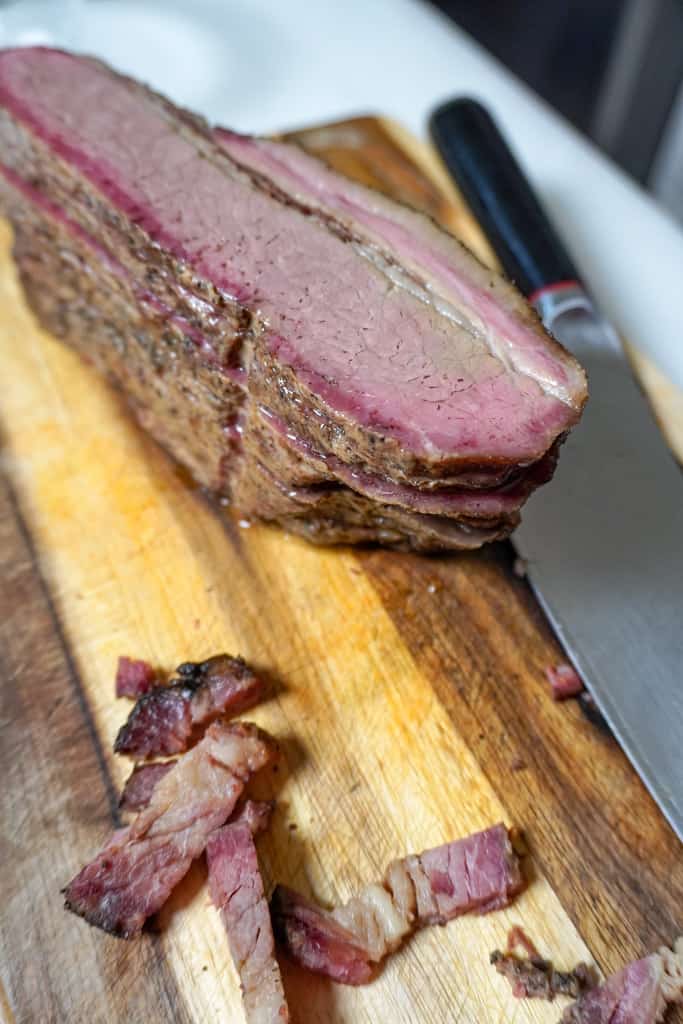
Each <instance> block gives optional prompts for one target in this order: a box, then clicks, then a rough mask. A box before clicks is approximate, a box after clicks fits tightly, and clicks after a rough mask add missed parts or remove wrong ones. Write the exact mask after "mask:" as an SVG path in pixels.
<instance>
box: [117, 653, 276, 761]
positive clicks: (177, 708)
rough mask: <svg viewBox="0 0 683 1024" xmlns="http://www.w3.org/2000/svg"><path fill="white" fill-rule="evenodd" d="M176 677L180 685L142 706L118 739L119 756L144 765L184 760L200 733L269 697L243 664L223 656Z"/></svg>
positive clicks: (158, 691) (187, 667) (159, 689)
mask: <svg viewBox="0 0 683 1024" xmlns="http://www.w3.org/2000/svg"><path fill="white" fill-rule="evenodd" d="M176 671H177V673H178V677H179V678H178V679H174V680H171V682H170V684H169V685H168V686H155V687H154V689H153V690H151V691H150V692H149V693H146V694H145V695H144V697H141V698H140V699H139V700H138V702H137V703H136V705H135V707H134V708H133V709H132V711H131V712H130V714H129V715H128V719H127V721H126V722H125V723H124V724H123V725H122V726H121V728H120V730H119V733H118V736H117V737H116V742H115V744H114V750H115V751H116V753H117V754H128V755H129V756H131V757H136V758H141V759H143V758H146V757H160V756H167V755H170V754H180V753H182V752H183V751H184V750H187V747H188V745H189V743H190V740H191V739H192V735H193V732H194V730H195V729H196V728H197V727H199V726H203V725H205V724H206V723H207V722H210V721H211V720H212V719H213V718H215V717H216V716H218V715H238V714H240V712H242V711H246V709H247V708H250V707H253V705H254V704H256V703H257V702H258V701H259V700H260V699H261V697H262V696H263V691H264V686H263V683H262V682H261V680H260V679H259V677H258V676H257V675H256V674H255V673H254V672H253V671H252V670H251V669H250V668H249V666H248V665H247V663H246V662H245V661H243V659H242V658H231V657H230V656H229V655H227V654H219V655H216V656H215V657H213V658H209V659H208V660H207V661H203V662H201V663H196V662H186V663H185V664H184V665H180V666H179V668H178V669H177V670H176Z"/></svg>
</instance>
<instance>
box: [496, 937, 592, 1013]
mask: <svg viewBox="0 0 683 1024" xmlns="http://www.w3.org/2000/svg"><path fill="white" fill-rule="evenodd" d="M490 960H491V963H492V964H493V966H494V967H495V968H496V970H497V971H498V973H499V974H502V975H503V977H504V978H506V979H507V981H508V982H509V983H510V985H511V987H512V994H513V996H515V998H516V999H547V1000H548V1001H549V1002H552V1001H553V999H554V998H555V996H556V995H560V996H571V997H572V998H573V999H577V998H578V997H579V996H580V995H582V994H583V993H584V992H586V991H587V990H588V989H590V988H592V987H593V986H594V985H595V983H596V979H595V973H594V971H593V970H592V968H590V967H589V966H588V965H587V964H583V963H581V964H577V965H576V967H574V968H573V969H572V970H571V971H556V970H555V968H554V967H553V965H552V962H551V961H550V960H544V959H543V958H542V957H540V956H530V957H517V956H514V955H513V954H512V953H503V952H501V950H499V949H495V950H494V951H493V953H491V958H490Z"/></svg>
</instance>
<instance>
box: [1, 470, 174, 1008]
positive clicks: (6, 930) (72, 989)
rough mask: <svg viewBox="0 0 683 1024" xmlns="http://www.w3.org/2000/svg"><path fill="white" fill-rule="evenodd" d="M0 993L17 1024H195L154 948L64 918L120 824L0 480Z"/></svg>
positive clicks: (24, 537)
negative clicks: (78, 880) (66, 888)
mask: <svg viewBox="0 0 683 1024" xmlns="http://www.w3.org/2000/svg"><path fill="white" fill-rule="evenodd" d="M0 576H1V578H2V593H1V594H0V620H1V621H0V671H1V672H2V687H1V689H0V731H1V735H2V744H1V746H0V771H1V772H2V779H3V785H2V787H0V818H1V819H2V821H3V829H4V836H3V838H2V839H1V840H0V844H1V850H0V863H2V873H3V883H4V884H3V890H4V893H5V896H4V898H3V899H4V904H3V912H2V917H3V927H2V931H1V935H0V982H1V984H2V986H3V987H4V990H5V993H6V1000H7V1002H8V1004H9V1006H10V1008H11V1010H12V1012H13V1014H14V1017H15V1019H16V1021H26V1022H28V1021H29V1020H30V1021H38V1020H39V1021H41V1024H42V1022H45V1024H49V1022H55V1024H56V1022H62V1021H64V1020H69V1021H71V1022H80V1021H82V1022H83V1024H91V1022H92V1021H93V1020H96V1019H97V1018H98V1014H99V1012H100V1011H101V1009H102V1007H103V1006H105V1005H107V1004H108V1000H109V999H110V998H111V994H112V993H113V992H116V993H117V1006H125V1016H126V1019H128V1020H134V1021H138V1020H139V1021H143V1020H154V1021H162V1020H168V1021H169V1022H170V1021H173V1022H174V1024H175V1022H177V1021H182V1022H188V1024H189V1022H190V1020H191V1016H190V1014H189V1012H188V1010H187V1008H186V1007H185V1005H184V1002H183V997H182V995H181V993H180V991H179V989H178V987H177V984H176V980H175V978H174V976H173V974H172V972H171V970H170V969H169V967H168V964H167V962H166V961H165V959H164V957H163V953H162V950H161V943H160V940H159V938H158V937H157V936H154V935H146V936H145V937H144V938H143V939H141V940H140V941H139V942H133V943H124V942H121V941H119V940H116V939H112V938H110V937H109V936H106V935H104V934H102V933H100V932H96V931H95V930H94V929H91V928H89V927H88V926H87V925H86V924H85V923H84V922H82V921H79V920H78V919H77V918H76V917H73V916H72V915H70V914H68V913H67V912H66V911H65V910H64V909H63V907H62V897H61V895H60V893H59V886H58V883H56V882H55V879H59V880H61V882H62V883H66V882H67V881H68V880H69V878H70V877H71V876H72V875H73V874H74V873H75V872H76V871H77V870H78V868H79V867H80V866H81V864H82V863H83V862H84V861H85V860H87V858H88V857H89V856H91V855H92V854H93V853H94V852H95V850H96V848H97V844H98V843H100V842H101V840H102V838H103V837H104V836H105V835H106V834H107V833H108V832H109V831H111V828H112V822H114V823H116V821H117V811H116V804H117V797H116V790H115V787H114V784H113V782H112V779H111V777H110V775H109V773H108V771H107V766H106V761H105V757H104V752H103V750H102V746H101V744H100V741H99V739H98V736H97V732H96V729H95V724H94V721H93V717H92V714H91V711H90V708H89V706H88V701H87V696H86V694H85V691H84V688H83V685H82V681H81V679H80V677H79V673H78V670H77V667H76V665H75V662H74V658H73V655H72V653H71V651H70V649H69V645H68V642H67V639H66V636H65V634H64V631H63V629H62V626H61V624H60V621H59V616H58V613H57V610H56V608H55V605H54V602H53V599H52V596H51V594H50V589H49V586H48V585H47V582H46V580H45V578H44V576H43V574H42V572H41V569H40V563H39V559H38V556H37V553H36V551H35V549H34V545H33V541H32V538H31V535H30V531H29V530H28V528H27V526H26V523H25V521H24V518H23V516H22V514H21V509H20V506H19V503H18V501H17V498H16V495H15V493H14V491H13V489H12V487H11V484H10V481H9V480H8V479H7V478H6V477H5V476H4V475H3V476H2V477H1V478H0Z"/></svg>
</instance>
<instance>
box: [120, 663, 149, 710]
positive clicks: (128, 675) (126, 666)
mask: <svg viewBox="0 0 683 1024" xmlns="http://www.w3.org/2000/svg"><path fill="white" fill-rule="evenodd" d="M156 681H157V674H156V672H155V670H154V669H153V668H152V666H151V665H150V664H149V663H148V662H146V661H141V660H140V659H137V658H126V657H120V658H119V662H118V665H117V666H116V696H117V697H132V698H133V699H134V700H137V699H138V697H142V695H143V693H147V692H148V691H149V690H151V689H152V687H153V686H154V685H155V683H156Z"/></svg>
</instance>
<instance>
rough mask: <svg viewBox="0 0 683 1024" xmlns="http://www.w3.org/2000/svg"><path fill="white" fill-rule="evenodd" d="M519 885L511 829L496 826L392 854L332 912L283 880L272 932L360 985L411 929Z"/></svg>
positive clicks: (295, 953) (292, 950)
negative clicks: (377, 880)
mask: <svg viewBox="0 0 683 1024" xmlns="http://www.w3.org/2000/svg"><path fill="white" fill-rule="evenodd" d="M522 886H523V879H522V874H521V871H520V867H519V861H518V859H517V856H516V854H515V852H514V850H513V849H512V845H511V843H510V840H509V837H508V833H507V830H506V829H505V827H504V826H503V825H494V826H493V827H492V828H489V829H486V830H485V831H483V832H477V833H475V834H474V835H471V836H467V837H466V838H465V839H459V840H455V841H454V842H452V843H446V844H445V845H444V846H438V847H436V848H434V849H432V850H427V851H425V852H424V853H422V854H419V855H417V856H409V857H405V858H403V859H402V860H397V861H394V862H393V863H392V864H390V865H389V868H388V870H387V873H386V876H385V879H384V883H383V884H382V885H377V884H373V885H369V886H366V888H365V889H363V890H362V891H361V892H360V893H359V895H358V896H356V897H354V898H352V899H350V900H349V901H348V903H346V904H344V906H341V907H338V908H336V909H335V910H333V911H331V912H330V913H328V912H326V911H323V910H321V909H320V908H318V907H315V906H314V905H312V904H310V903H309V902H308V901H307V900H305V899H303V897H300V896H299V895H298V894H297V893H292V892H291V891H290V890H283V889H282V888H281V887H278V888H277V889H276V891H275V894H274V896H273V906H272V909H273V920H274V924H275V933H276V936H277V938H278V941H279V942H281V943H282V945H283V946H284V948H285V949H286V950H287V952H288V953H289V954H290V956H291V957H292V959H293V960H296V961H297V963H300V964H302V965H303V966H304V967H308V968H309V969H310V970H314V971H317V972H319V973H321V974H327V975H328V976H329V977H331V978H334V979H335V980H336V981H342V982H345V983H346V984H352V985H358V984H362V983H363V982H365V981H368V980H369V978H370V977H371V972H372V964H376V963H379V961H380V960H382V959H383V958H384V957H385V956H386V955H387V953H390V952H392V951H393V950H395V949H396V948H397V947H398V946H399V945H400V943H401V941H402V940H403V939H404V938H405V936H406V935H408V933H409V932H411V931H412V930H413V929H414V928H419V927H423V926H424V925H428V924H444V923H445V922H446V921H450V920H452V919H453V918H455V917H458V916H459V915H461V914H466V913H468V912H470V911H477V912H479V913H486V912H487V911H489V910H494V909H497V908H498V907H505V906H507V905H508V903H509V902H510V900H511V899H512V897H513V896H515V895H516V894H517V893H518V892H519V891H520V889H521V888H522ZM340 929H341V930H340Z"/></svg>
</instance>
